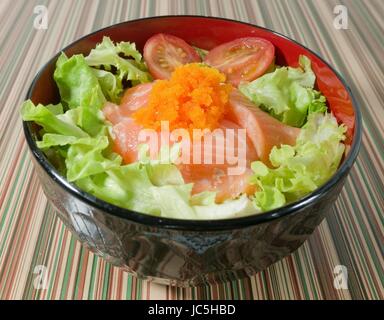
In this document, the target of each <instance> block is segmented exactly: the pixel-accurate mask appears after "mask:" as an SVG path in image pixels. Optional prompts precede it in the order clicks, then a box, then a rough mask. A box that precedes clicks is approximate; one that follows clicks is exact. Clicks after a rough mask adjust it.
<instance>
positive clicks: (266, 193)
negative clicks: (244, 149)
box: [251, 113, 346, 211]
mask: <svg viewBox="0 0 384 320" xmlns="http://www.w3.org/2000/svg"><path fill="white" fill-rule="evenodd" d="M345 132H346V128H345V126H344V125H340V126H339V125H338V124H337V121H336V118H335V117H334V116H333V115H332V114H330V113H324V114H322V113H312V114H310V115H309V116H308V121H307V123H306V124H305V125H304V126H303V128H302V130H301V132H300V135H299V136H298V138H297V140H296V145H295V146H289V145H282V146H280V147H279V148H277V147H274V148H273V149H272V151H271V153H270V156H269V159H270V161H271V163H272V165H273V168H268V167H267V166H266V165H265V164H264V163H262V162H261V161H255V162H253V163H252V170H253V171H254V175H253V176H252V177H251V183H253V184H256V185H257V186H258V187H259V191H257V192H256V193H255V198H254V201H255V204H256V205H257V206H258V207H260V208H261V209H262V210H264V211H266V210H271V209H274V208H278V207H281V206H283V205H284V204H286V203H287V202H292V201H295V200H298V199H300V198H302V197H303V196H304V195H306V194H308V193H310V192H312V191H314V190H315V189H317V188H318V187H320V186H321V185H323V184H324V183H325V182H326V181H327V180H328V179H329V178H330V177H331V176H332V175H333V174H334V173H335V171H336V170H337V168H338V166H339V164H340V161H341V158H342V156H343V153H344V148H345V146H344V144H343V143H342V141H343V140H344V139H345V136H344V133H345Z"/></svg>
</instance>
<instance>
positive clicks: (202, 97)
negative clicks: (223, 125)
mask: <svg viewBox="0 0 384 320" xmlns="http://www.w3.org/2000/svg"><path fill="white" fill-rule="evenodd" d="M224 81H225V75H224V74H222V73H220V72H219V71H218V70H217V69H214V68H211V67H208V66H204V65H202V64H199V63H191V64H186V65H182V66H180V67H177V68H176V70H175V71H174V72H173V73H172V76H171V79H169V80H158V81H156V82H155V84H154V85H153V88H152V91H151V93H150V96H149V101H148V104H147V105H145V106H144V107H142V108H140V109H139V110H137V111H136V112H135V113H134V114H133V118H134V119H135V121H136V122H137V123H138V124H141V125H142V126H144V127H145V128H151V129H155V130H159V129H160V127H161V121H169V128H170V130H173V129H179V128H185V129H189V130H191V129H194V128H198V129H205V128H207V129H210V130H213V129H215V128H217V127H218V126H219V122H220V120H221V119H222V118H223V117H224V114H225V112H226V111H227V103H228V95H229V92H230V90H231V86H230V85H229V84H225V83H224Z"/></svg>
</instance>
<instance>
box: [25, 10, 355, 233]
mask: <svg viewBox="0 0 384 320" xmlns="http://www.w3.org/2000/svg"><path fill="white" fill-rule="evenodd" d="M172 18H198V19H208V20H222V21H228V22H233V23H240V24H245V25H248V26H251V27H254V28H259V29H262V30H265V31H268V32H270V33H273V34H275V35H277V36H279V37H281V38H284V39H286V40H288V41H290V42H293V43H295V44H296V45H299V46H301V47H302V48H303V49H305V50H307V51H309V52H310V53H311V54H313V55H315V56H316V57H317V58H318V59H320V60H321V61H322V62H323V63H324V64H325V65H326V66H327V67H328V68H330V69H331V70H332V72H333V73H334V74H335V75H336V77H337V78H338V79H339V80H340V82H341V83H342V84H343V86H344V88H345V90H346V91H347V92H348V94H349V96H350V98H351V101H352V105H353V108H354V112H355V128H354V136H353V140H352V144H351V148H350V150H349V152H348V155H347V156H346V158H345V159H344V161H343V163H342V164H341V166H340V167H339V168H338V169H337V171H336V172H335V174H334V175H333V176H332V177H331V178H330V179H329V180H328V181H327V182H326V183H325V184H324V185H322V186H321V187H319V188H317V189H316V190H314V191H313V192H311V193H310V194H308V195H306V196H305V197H303V198H301V199H300V200H297V201H295V202H291V203H289V204H287V205H285V206H283V207H280V208H277V209H274V210H270V211H266V212H263V213H256V214H253V215H249V216H244V217H237V218H230V219H210V220H197V219H194V220H188V219H174V218H163V217H158V216H152V215H149V214H145V213H140V212H137V211H133V210H129V209H125V208H122V207H119V206H116V205H113V204H110V203H108V202H106V201H104V200H102V199H99V198H97V197H95V196H93V195H92V194H90V193H87V192H85V191H83V190H81V189H80V188H78V187H77V186H76V185H75V184H73V183H70V182H69V181H67V180H66V179H65V177H63V176H61V175H60V173H59V172H58V171H57V170H56V169H55V168H54V167H53V165H51V164H50V163H49V161H48V159H47V158H46V156H45V155H44V153H43V152H42V151H41V150H40V149H39V148H38V147H37V145H36V143H35V141H34V140H33V138H32V134H31V132H30V123H31V121H23V130H24V135H25V138H26V140H27V143H28V146H29V148H30V151H31V152H32V154H33V156H34V157H35V160H37V163H38V164H39V165H40V166H41V167H42V168H43V170H44V171H45V172H46V173H47V174H48V175H49V177H50V178H51V179H52V180H53V181H54V182H55V183H57V184H58V185H59V187H61V188H63V189H64V190H65V191H67V192H68V193H69V194H71V195H72V196H75V197H76V198H78V199H79V200H81V201H83V202H85V203H87V204H89V205H91V206H93V207H95V208H97V209H99V210H101V211H103V212H105V213H108V214H110V215H113V216H117V217H119V218H122V219H126V220H129V221H132V222H135V223H139V224H143V225H147V226H152V227H161V228H164V229H174V230H186V231H200V232H204V231H207V232H208V231H224V230H230V229H241V228H245V227H250V226H252V225H256V224H261V223H265V222H268V221H271V220H275V219H278V218H282V217H284V216H287V215H291V214H295V213H297V212H299V211H300V210H301V209H303V208H306V207H308V206H310V205H311V204H313V203H315V202H316V200H318V199H320V198H322V197H323V196H324V195H325V194H327V193H328V192H329V191H330V190H331V189H332V188H333V187H334V186H335V185H336V184H337V183H338V182H339V181H340V180H341V179H342V178H343V177H344V176H345V175H347V173H348V171H349V170H350V168H351V167H352V165H353V163H354V161H355V160H356V157H357V154H358V152H359V149H360V145H361V139H362V116H361V110H360V108H359V105H358V104H357V101H356V98H355V97H354V95H353V94H352V91H351V89H350V87H349V86H348V84H347V82H346V81H345V80H344V78H343V77H342V76H341V74H340V73H339V72H338V71H337V70H335V69H334V68H333V67H332V66H331V65H330V64H329V63H328V62H327V61H325V60H324V59H323V58H322V57H321V56H320V55H319V54H317V53H316V52H314V51H313V50H311V49H309V48H307V47H306V46H304V45H302V44H301V43H299V42H297V41H296V40H293V39H291V38H289V37H287V36H285V35H283V34H281V33H279V32H276V31H273V30H271V29H268V28H265V27H261V26H258V25H255V24H252V23H248V22H243V21H238V20H234V19H227V18H221V17H214V16H206V15H164V16H153V17H145V18H139V19H134V20H128V21H123V22H119V23H116V24H113V25H110V26H107V27H104V28H101V29H98V30H96V31H93V32H91V33H88V34H86V35H84V36H82V37H80V38H79V39H77V40H75V41H73V42H71V43H70V44H69V45H67V46H66V47H64V48H63V49H61V50H60V51H59V52H57V53H56V54H55V55H54V56H53V57H52V58H51V59H49V61H48V62H46V63H45V64H44V65H43V66H42V67H41V68H40V69H39V71H38V73H37V74H36V75H35V77H34V79H33V81H32V83H31V85H30V87H29V89H28V92H27V95H26V100H27V99H30V98H31V96H32V92H33V90H34V88H35V85H36V82H37V80H38V79H39V78H40V76H41V74H42V73H43V72H44V71H45V69H46V68H47V66H48V65H49V64H51V63H52V62H53V61H54V60H55V59H57V57H58V56H59V54H60V53H61V52H62V51H64V50H67V49H69V48H70V47H71V46H73V45H74V44H76V43H78V42H80V41H82V40H84V39H85V38H87V37H89V36H92V35H94V34H96V33H98V32H100V31H105V30H107V29H110V28H115V27H116V26H119V25H123V24H129V23H135V22H138V21H145V20H154V19H172Z"/></svg>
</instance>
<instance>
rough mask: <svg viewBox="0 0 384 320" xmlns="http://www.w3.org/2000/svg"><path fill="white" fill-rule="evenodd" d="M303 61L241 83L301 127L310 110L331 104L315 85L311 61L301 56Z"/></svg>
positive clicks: (266, 105)
mask: <svg viewBox="0 0 384 320" xmlns="http://www.w3.org/2000/svg"><path fill="white" fill-rule="evenodd" d="M299 65H300V66H299V68H291V67H280V68H276V70H275V71H274V72H271V73H267V74H265V75H263V76H262V77H260V78H258V79H256V80H254V81H252V82H250V83H242V84H240V86H239V90H240V91H241V92H242V93H243V94H244V95H245V96H247V97H248V98H249V99H250V100H251V101H252V102H254V103H255V104H256V105H257V106H260V107H261V108H263V109H264V110H265V111H267V112H269V113H270V114H271V115H272V116H274V117H275V118H277V119H278V120H280V121H282V122H284V123H286V124H288V125H290V126H295V127H301V126H302V125H303V124H304V123H305V121H306V119H307V115H308V114H310V113H316V112H325V111H326V110H327V106H326V99H325V97H324V96H323V95H321V93H320V92H319V91H316V90H314V89H313V87H314V84H315V79H316V78H315V74H314V73H313V71H312V69H311V61H310V60H309V59H308V58H307V57H306V56H300V57H299Z"/></svg>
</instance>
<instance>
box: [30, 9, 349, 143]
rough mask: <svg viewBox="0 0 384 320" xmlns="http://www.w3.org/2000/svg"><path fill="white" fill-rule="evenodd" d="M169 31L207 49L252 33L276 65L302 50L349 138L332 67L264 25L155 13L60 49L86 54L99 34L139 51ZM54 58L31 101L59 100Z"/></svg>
mask: <svg viewBox="0 0 384 320" xmlns="http://www.w3.org/2000/svg"><path fill="white" fill-rule="evenodd" d="M160 32H164V33H170V34H173V35H175V36H178V37H180V38H182V39H184V40H185V41H187V42H188V43H190V44H191V45H195V46H197V47H200V48H203V49H207V50H209V49H211V48H213V47H215V46H217V45H219V44H221V43H223V42H227V41H230V40H234V39H236V38H240V37H247V36H256V37H262V38H264V39H267V40H269V41H271V42H272V43H273V44H274V46H275V48H276V62H277V64H279V65H289V66H297V62H298V58H299V55H301V54H304V55H306V56H308V57H309V58H310V59H311V61H312V68H313V70H314V72H315V74H316V86H317V89H318V90H320V91H321V92H322V93H323V94H324V95H325V97H326V98H327V100H328V103H329V107H330V109H331V111H332V112H333V113H334V115H335V117H336V118H337V119H338V121H339V122H342V123H344V124H345V125H346V126H347V127H348V131H347V140H346V143H348V144H350V143H351V142H352V138H353V133H354V124H355V112H354V109H353V105H352V101H351V97H350V96H349V94H348V92H347V90H346V88H345V87H344V85H343V83H342V82H341V81H340V79H339V78H338V77H337V75H336V74H335V73H334V72H333V71H332V69H331V68H330V67H329V66H328V65H327V64H326V63H324V62H323V61H322V60H321V59H319V58H318V57H317V56H316V55H315V54H314V53H312V52H311V51H309V50H308V49H306V48H304V47H302V46H301V45H299V44H298V43H296V42H293V41H292V40H290V39H287V38H285V37H283V36H281V35H278V34H276V33H273V32H271V31H269V30H267V29H263V28H259V27H256V26H252V25H250V24H245V23H241V22H235V21H230V20H223V19H217V18H207V17H188V16H172V17H156V18H149V19H142V20H135V21H128V22H124V23H120V24H117V25H114V26H111V27H108V28H105V29H102V30H99V31H97V32H95V33H92V34H91V35H89V36H86V37H84V38H82V39H80V40H78V41H76V42H75V43H73V44H72V45H70V46H69V47H67V48H66V49H64V50H63V51H64V52H65V53H66V54H67V55H68V56H71V55H73V54H78V53H83V54H88V53H89V51H90V50H91V49H92V48H94V47H95V45H96V43H98V42H100V41H101V40H102V38H103V36H108V37H110V38H111V39H112V40H113V41H130V42H135V43H136V45H137V48H138V49H139V50H140V51H142V49H143V46H144V44H145V42H146V40H147V39H148V38H149V37H151V36H152V35H154V34H156V33H160ZM54 67H55V60H53V61H51V63H50V65H49V66H48V67H47V68H46V69H45V70H44V71H43V74H42V75H41V77H39V79H38V80H37V83H36V86H35V88H40V89H38V90H34V92H33V93H32V97H31V99H32V101H33V102H34V103H43V104H47V103H56V102H58V100H59V96H58V91H57V88H56V85H55V83H54V81H53V78H52V74H53V71H54Z"/></svg>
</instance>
